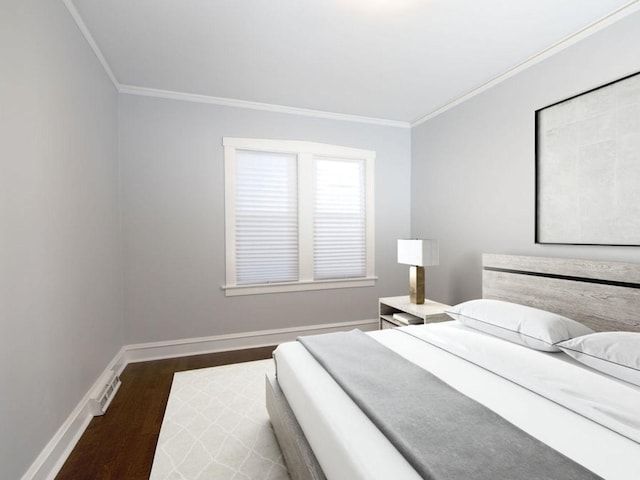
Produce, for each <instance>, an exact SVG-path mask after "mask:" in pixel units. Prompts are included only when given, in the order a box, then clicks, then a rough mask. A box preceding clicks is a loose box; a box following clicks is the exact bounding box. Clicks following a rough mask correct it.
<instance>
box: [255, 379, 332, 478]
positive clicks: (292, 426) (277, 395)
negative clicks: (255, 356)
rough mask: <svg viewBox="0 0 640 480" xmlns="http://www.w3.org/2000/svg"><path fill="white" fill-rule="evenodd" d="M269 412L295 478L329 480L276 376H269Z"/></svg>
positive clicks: (290, 471)
mask: <svg viewBox="0 0 640 480" xmlns="http://www.w3.org/2000/svg"><path fill="white" fill-rule="evenodd" d="M266 401H267V411H268V412H269V417H270V418H271V425H272V426H273V431H274V433H275V435H276V439H277V440H278V445H280V450H282V455H283V457H284V461H285V463H286V464H287V469H288V470H289V475H290V476H291V478H292V479H293V480H326V478H327V477H325V475H324V473H323V471H322V468H321V467H320V464H319V463H318V459H317V458H316V456H315V455H314V453H313V451H312V450H311V446H310V445H309V442H308V441H307V438H306V437H305V436H304V432H303V431H302V429H301V428H300V425H299V424H298V421H297V420H296V417H295V415H294V413H293V410H291V407H290V406H289V402H288V401H287V399H286V398H285V396H284V393H283V392H282V390H281V389H280V385H279V384H278V380H277V379H276V377H275V375H272V374H267V375H266Z"/></svg>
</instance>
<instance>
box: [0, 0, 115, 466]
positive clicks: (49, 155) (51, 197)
mask: <svg viewBox="0 0 640 480" xmlns="http://www.w3.org/2000/svg"><path fill="white" fill-rule="evenodd" d="M0 58H1V59H2V61H1V65H2V66H1V67H0V69H1V70H2V73H1V74H0V330H1V332H0V385H1V386H2V387H1V388H2V393H1V394H0V478H3V479H17V478H20V477H21V476H22V475H23V474H24V473H25V471H26V470H27V468H28V467H29V466H30V465H31V463H32V462H33V461H34V460H35V458H36V457H37V456H38V454H39V453H40V452H41V451H42V449H43V448H44V447H45V445H46V444H47V442H48V441H49V440H50V439H51V438H52V437H53V435H54V434H55V432H56V431H57V430H58V428H59V427H60V426H61V425H62V424H63V422H64V421H65V420H66V419H67V417H68V416H69V414H70V413H71V411H72V410H73V408H75V407H76V405H78V403H79V402H80V400H81V399H82V397H83V396H84V395H85V394H86V393H87V391H88V390H89V388H90V387H91V385H92V384H93V382H94V381H95V380H96V379H97V377H98V375H99V374H100V373H101V372H102V371H103V370H104V368H105V367H106V366H107V364H108V363H109V361H110V360H111V359H112V358H113V357H114V356H115V354H116V353H117V352H118V350H119V349H120V347H121V346H122V345H123V343H124V342H123V340H124V335H123V331H124V328H123V323H122V313H121V295H120V285H119V282H120V277H121V267H120V254H119V212H118V198H117V195H118V189H117V166H118V165H117V156H118V150H117V145H118V140H117V93H116V91H115V89H114V87H113V85H112V84H111V82H110V81H109V80H108V78H107V77H106V75H105V73H104V70H103V69H102V67H101V66H100V65H99V63H98V62H97V61H96V59H95V56H94V54H93V53H92V52H91V50H90V49H89V47H88V46H87V43H86V41H85V40H84V39H83V38H82V36H81V34H80V33H79V31H78V29H77V28H76V26H75V24H74V22H73V21H72V19H71V16H70V15H69V12H68V11H67V10H66V9H65V7H64V5H63V4H62V2H51V1H49V0H39V1H30V2H24V1H21V0H9V1H4V2H3V3H2V13H1V15H0Z"/></svg>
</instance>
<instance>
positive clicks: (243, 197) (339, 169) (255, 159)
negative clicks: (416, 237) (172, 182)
mask: <svg viewBox="0 0 640 480" xmlns="http://www.w3.org/2000/svg"><path fill="white" fill-rule="evenodd" d="M223 145H224V155H225V200H226V212H225V233H226V262H227V272H226V273H227V280H226V282H227V283H226V285H225V286H224V288H225V290H226V294H227V295H228V296H229V295H246V294H254V293H271V292H284V291H295V290H312V289H325V288H341V287H360V286H370V285H373V284H374V281H375V273H374V223H373V217H374V215H373V204H374V201H373V161H374V158H375V152H372V151H368V150H360V149H354V148H347V147H338V146H333V145H325V144H319V143H311V142H300V141H284V140H258V139H241V138H224V141H223Z"/></svg>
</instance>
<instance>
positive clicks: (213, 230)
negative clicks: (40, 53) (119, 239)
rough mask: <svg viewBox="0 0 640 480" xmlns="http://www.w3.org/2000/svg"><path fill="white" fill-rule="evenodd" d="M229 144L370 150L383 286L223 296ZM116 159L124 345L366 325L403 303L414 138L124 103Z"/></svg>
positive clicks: (257, 114)
mask: <svg viewBox="0 0 640 480" xmlns="http://www.w3.org/2000/svg"><path fill="white" fill-rule="evenodd" d="M223 136H235V137H251V138H277V139H288V140H308V141H313V142H323V143H330V144H336V145H345V146H350V147H357V148H364V149H370V150H375V151H376V152H377V157H376V162H375V178H376V181H375V188H376V270H377V275H378V276H379V280H378V282H377V284H376V286H375V287H364V288H350V289H339V290H322V291H314V292H296V293H279V294H268V295H252V296H242V297H225V295H224V292H223V291H222V290H221V286H222V285H223V284H224V283H225V249H224V168H223V148H222V137H223ZM120 149H121V150H120V151H121V162H122V202H123V212H124V221H123V238H124V265H125V284H124V291H125V319H126V322H125V323H126V328H127V333H126V343H128V344H129V343H137V342H149V341H159V340H174V339H180V338H191V337H201V336H209V335H220V334H228V333H237V332H249V331H256V330H264V329H277V328H285V327H298V326H305V325H315V324H324V323H333V322H343V321H349V320H362V319H371V318H376V317H377V299H378V297H379V296H387V295H400V294H403V293H405V292H406V283H407V281H406V278H407V276H408V271H407V269H405V268H403V266H402V265H397V264H396V259H395V255H396V247H395V240H396V239H397V238H399V237H402V236H406V235H408V234H409V200H410V195H409V191H408V188H407V186H408V185H409V181H410V179H409V172H410V130H409V129H403V128H395V127H387V126H376V125H368V124H359V123H351V122H343V121H336V120H327V119H318V118H310V117H304V116H296V115H287V114H279V113H272V112H263V111H256V110H247V109H238V108H231V107H222V106H215V105H205V104H197V103H189V102H182V101H174V100H166V99H158V98H149V97H140V96H132V95H122V96H121V98H120Z"/></svg>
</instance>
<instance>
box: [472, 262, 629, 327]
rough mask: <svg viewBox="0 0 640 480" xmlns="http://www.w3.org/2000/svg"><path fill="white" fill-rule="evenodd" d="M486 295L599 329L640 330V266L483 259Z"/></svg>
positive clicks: (483, 292) (610, 263) (483, 294)
mask: <svg viewBox="0 0 640 480" xmlns="http://www.w3.org/2000/svg"><path fill="white" fill-rule="evenodd" d="M482 264H483V270H482V296H483V298H491V299H496V300H505V301H509V302H514V303H520V304H523V305H529V306H531V307H536V308H541V309H543V310H547V311H550V312H554V313H558V314H560V315H564V316H566V317H569V318H572V319H574V320H576V321H579V322H581V323H583V324H585V325H587V326H588V327H591V328H592V329H593V330H596V331H608V330H625V331H634V332H640V264H635V263H623V262H602V261H591V260H577V259H566V258H548V257H524V256H514V255H495V254H488V253H485V254H484V255H483V256H482Z"/></svg>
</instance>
